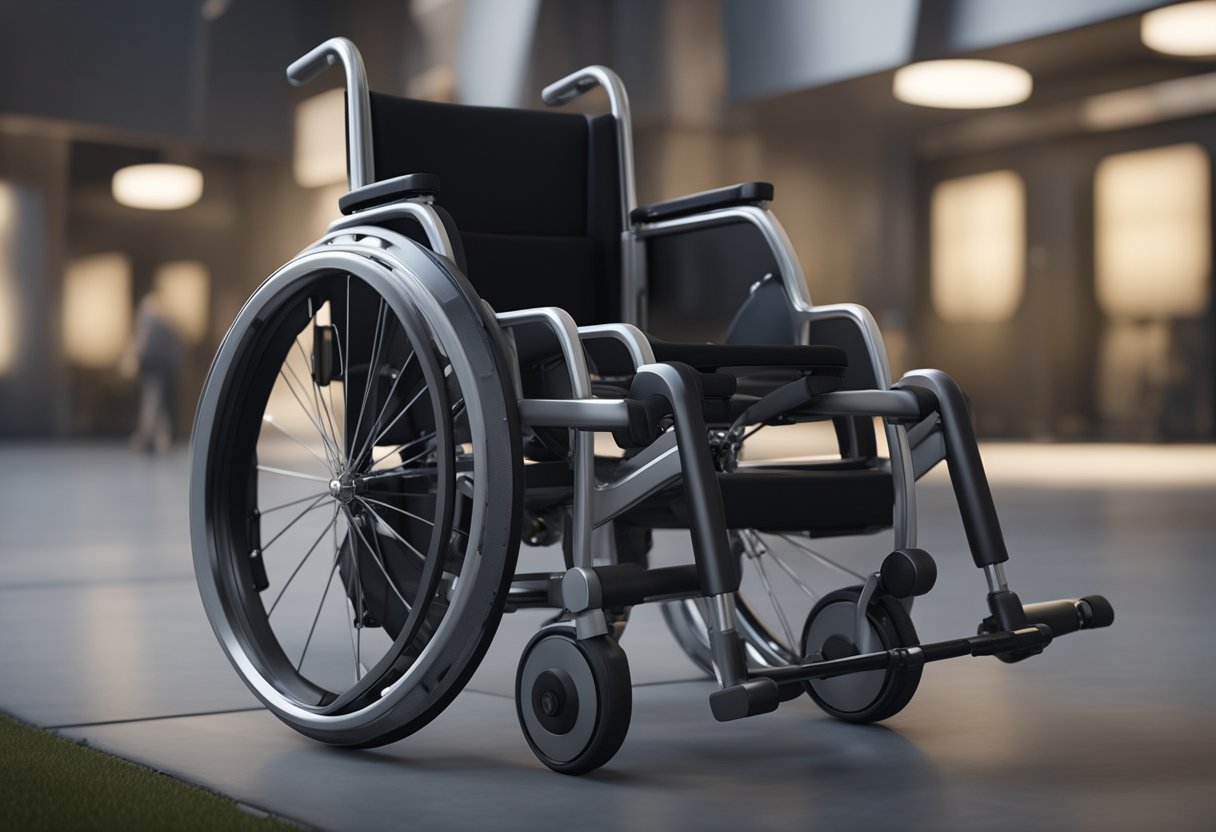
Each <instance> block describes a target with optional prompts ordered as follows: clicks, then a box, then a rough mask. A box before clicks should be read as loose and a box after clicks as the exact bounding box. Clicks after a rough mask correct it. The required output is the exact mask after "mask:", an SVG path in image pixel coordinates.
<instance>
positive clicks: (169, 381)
mask: <svg viewBox="0 0 1216 832" xmlns="http://www.w3.org/2000/svg"><path fill="white" fill-rule="evenodd" d="M183 351H184V347H183V343H182V337H181V335H180V334H179V333H178V331H177V329H176V327H175V326H174V325H173V323H172V321H170V320H169V318H168V316H167V315H166V314H165V312H164V309H163V308H162V307H161V304H160V301H159V300H158V299H157V297H156V293H155V292H149V293H148V294H146V295H144V297H143V299H142V300H140V302H139V309H138V311H137V312H136V315H135V329H134V332H133V333H132V335H131V342H130V344H129V345H128V348H127V353H126V355H125V356H124V363H125V364H126V365H127V366H128V367H129V368H130V369H129V370H128V372H130V373H131V374H132V375H133V376H137V377H138V380H139V388H140V394H139V395H140V398H139V417H138V421H137V423H136V427H135V433H134V434H133V435H132V436H131V446H132V447H133V448H135V450H137V451H143V452H145V453H164V452H165V451H167V450H168V449H169V446H170V445H171V444H172V442H173V432H174V427H175V422H176V409H177V408H176V403H177V380H178V376H179V374H180V371H181V365H182V353H183Z"/></svg>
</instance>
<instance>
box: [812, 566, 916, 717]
mask: <svg viewBox="0 0 1216 832" xmlns="http://www.w3.org/2000/svg"><path fill="white" fill-rule="evenodd" d="M860 597H861V588H860V587H852V588H849V589H838V590H836V591H835V592H832V593H829V594H828V595H825V596H824V597H823V598H821V599H820V600H819V602H818V603H817V604H815V607H814V609H812V610H811V613H810V615H808V616H807V619H806V626H804V627H803V628H802V652H803V655H806V656H809V655H811V654H812V653H818V654H820V655H822V656H823V658H824V659H843V658H845V657H847V656H855V655H857V654H858V652H859V651H858V649H857V641H856V636H855V634H854V630H855V628H856V620H857V619H856V615H857V601H858V599H859V598H860ZM866 620H867V622H868V623H869V626H870V628H871V631H872V634H873V635H875V636H877V639H876V641H877V642H878V643H879V644H881V645H882V648H883V649H884V650H889V649H891V648H892V647H912V646H914V645H916V644H919V643H920V641H919V640H918V639H917V636H916V628H915V627H914V626H912V618H911V616H909V615H908V611H907V610H906V609H904V607H903V605H902V604H900V603H899V601H897V600H895V599H894V598H892V597H890V596H888V595H883V594H881V593H879V594H876V595H875V596H874V598H873V600H872V601H871V602H870V608H869V609H868V610H866ZM920 674H921V668H919V667H918V668H915V669H898V670H867V671H865V672H862V673H851V674H849V675H847V676H837V677H835V678H832V679H816V680H814V681H811V682H807V683H806V688H807V693H809V694H810V696H811V698H812V699H814V700H815V704H817V705H818V706H819V707H820V708H822V709H823V710H824V711H825V712H827V713H828V714H830V715H832V716H834V717H836V718H837V719H841V720H844V721H845V722H860V723H866V722H878V721H879V720H883V719H887V718H888V717H892V716H895V714H897V713H899V712H900V711H901V710H903V708H904V706H906V705H907V704H908V703H909V702H911V701H912V697H913V695H915V693H916V688H917V686H918V685H919V684H920Z"/></svg>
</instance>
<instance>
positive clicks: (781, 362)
mask: <svg viewBox="0 0 1216 832" xmlns="http://www.w3.org/2000/svg"><path fill="white" fill-rule="evenodd" d="M650 344H651V346H652V347H653V348H654V357H655V359H656V360H658V361H680V362H683V363H684V364H689V365H691V366H693V367H696V368H697V369H698V370H702V371H713V370H718V369H720V368H722V367H796V368H801V369H807V370H819V371H822V372H829V373H832V372H836V373H842V372H844V369H845V367H846V366H847V365H848V360H847V358H846V356H845V352H844V350H842V349H840V348H839V347H826V346H815V345H809V346H808V345H802V344H678V343H675V342H672V341H663V340H660V339H658V338H654V337H650Z"/></svg>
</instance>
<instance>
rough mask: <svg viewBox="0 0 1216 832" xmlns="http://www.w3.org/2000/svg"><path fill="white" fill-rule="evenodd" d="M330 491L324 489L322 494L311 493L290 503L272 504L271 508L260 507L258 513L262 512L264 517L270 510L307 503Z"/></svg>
mask: <svg viewBox="0 0 1216 832" xmlns="http://www.w3.org/2000/svg"><path fill="white" fill-rule="evenodd" d="M328 493H329V492H328V491H323V492H321V493H320V494H309V495H308V496H307V497H301V498H300V499H298V500H292V501H291V502H289V503H280V504H279V505H277V506H271V507H270V508H259V509H258V513H259V514H261V515H262V516H263V517H265V516H266V515H267V514H270V512H272V511H279V510H280V509H284V508H290V507H291V506H298V505H299V504H300V503H306V502H308V501H309V500H313V499H316V498H317V497H324V496H326V495H327V494H328Z"/></svg>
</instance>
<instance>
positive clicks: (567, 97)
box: [540, 65, 638, 229]
mask: <svg viewBox="0 0 1216 832" xmlns="http://www.w3.org/2000/svg"><path fill="white" fill-rule="evenodd" d="M596 87H603V88H604V92H606V93H608V109H609V110H610V111H611V112H612V115H613V117H614V118H615V119H616V151H617V162H618V165H619V167H620V173H621V228H622V229H627V228H629V223H630V215H631V214H632V213H633V209H634V208H637V207H638V200H637V189H636V188H635V187H634V183H633V119H632V117H631V116H630V114H629V95H628V93H626V92H625V84H624V83H622V81H621V77H620V76H619V75H617V74H616V73H615V72H613V71H612V70H611V69H609V68H608V67H606V66H599V65H592V66H587V67H583V68H582V69H580V70H578V71H577V72H572V73H570V74H569V75H567V76H566V77H565V78H562V79H561V80H560V81H554V82H553V83H552V84H550V85H549V86H547V87H545V88H544V89H543V90H541V93H540V97H541V100H542V101H544V102H545V103H546V104H548V105H549V106H550V107H560V106H562V105H563V104H568V103H569V102H571V101H573V100H574V99H576V98H578V97H579V96H580V95H582V94H584V93H586V92H590V91H591V90H593V89H595V88H596Z"/></svg>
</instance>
